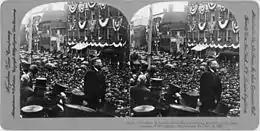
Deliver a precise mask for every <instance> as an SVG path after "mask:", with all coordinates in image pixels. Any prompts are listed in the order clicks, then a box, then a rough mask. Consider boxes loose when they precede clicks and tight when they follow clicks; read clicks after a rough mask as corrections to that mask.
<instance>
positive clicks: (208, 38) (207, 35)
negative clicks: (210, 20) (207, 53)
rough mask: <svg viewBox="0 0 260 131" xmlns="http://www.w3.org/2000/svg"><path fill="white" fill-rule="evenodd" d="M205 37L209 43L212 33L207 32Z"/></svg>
mask: <svg viewBox="0 0 260 131" xmlns="http://www.w3.org/2000/svg"><path fill="white" fill-rule="evenodd" d="M205 37H206V38H207V41H209V40H210V33H209V31H205Z"/></svg>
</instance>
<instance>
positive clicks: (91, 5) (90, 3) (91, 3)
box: [88, 2, 96, 9]
mask: <svg viewBox="0 0 260 131" xmlns="http://www.w3.org/2000/svg"><path fill="white" fill-rule="evenodd" d="M95 5H96V3H95V2H88V7H89V8H90V9H93V8H94V7H95Z"/></svg>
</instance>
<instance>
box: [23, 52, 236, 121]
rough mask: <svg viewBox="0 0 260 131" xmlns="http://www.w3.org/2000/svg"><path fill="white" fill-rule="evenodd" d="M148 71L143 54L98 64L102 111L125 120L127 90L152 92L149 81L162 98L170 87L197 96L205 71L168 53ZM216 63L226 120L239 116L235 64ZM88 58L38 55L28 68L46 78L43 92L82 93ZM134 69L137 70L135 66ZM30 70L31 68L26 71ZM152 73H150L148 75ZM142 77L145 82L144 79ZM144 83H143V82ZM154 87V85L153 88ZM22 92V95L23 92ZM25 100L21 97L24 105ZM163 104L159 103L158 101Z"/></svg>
mask: <svg viewBox="0 0 260 131" xmlns="http://www.w3.org/2000/svg"><path fill="white" fill-rule="evenodd" d="M153 54H154V55H153V56H152V66H151V67H152V68H149V69H148V63H147V54H146V53H145V52H144V51H137V50H135V51H133V52H132V55H131V56H130V61H129V62H128V63H124V64H121V65H120V64H119V63H117V62H114V63H113V62H112V63H111V60H109V59H107V58H100V59H101V60H102V63H103V65H102V68H101V69H100V70H101V72H102V73H103V74H104V76H105V84H106V90H105V93H104V94H105V95H104V97H105V103H106V104H104V108H105V110H106V111H107V112H110V113H112V114H113V115H116V116H120V117H125V116H131V110H130V109H132V108H134V107H133V106H132V104H133V103H132V102H133V101H132V99H130V97H131V95H130V94H131V91H130V89H131V88H132V87H141V88H144V89H145V90H154V89H156V88H154V89H151V88H149V87H151V86H153V85H152V84H151V83H150V82H151V79H152V78H158V79H161V80H162V83H161V85H160V88H161V89H162V92H161V93H162V94H165V93H166V92H167V89H168V87H169V86H170V85H177V86H178V87H180V88H181V92H182V94H185V93H187V94H188V93H192V92H200V87H201V77H202V74H203V73H204V72H205V71H206V66H207V61H206V60H205V59H199V58H193V57H192V56H188V57H185V58H183V57H179V56H177V57H176V56H173V55H171V54H169V53H165V52H159V53H153ZM24 56H26V52H24V51H21V76H22V78H21V80H23V79H24V78H25V79H26V77H24V78H23V76H24V74H26V73H27V72H28V70H27V71H26V70H24V69H25V68H24V67H25V66H24V65H26V61H25V60H24V58H25V57H24ZM216 60H217V62H218V63H219V70H218V74H219V78H220V79H221V86H222V87H221V88H222V89H221V90H222V91H221V92H222V93H221V95H220V103H222V104H225V105H227V106H228V108H229V109H230V110H229V112H228V115H229V116H239V114H240V113H239V108H240V105H239V104H240V97H239V96H240V95H239V92H240V88H239V86H240V85H239V64H238V62H234V61H226V60H221V59H216ZM91 63H92V60H91V58H90V57H80V56H79V55H73V54H67V55H66V56H65V55H64V54H61V53H58V54H51V53H48V52H42V53H40V52H38V53H37V54H35V55H33V56H32V65H35V66H37V73H32V74H33V75H35V78H36V77H38V78H46V80H47V83H46V85H47V88H50V89H51V88H53V87H55V86H56V85H57V83H59V84H61V85H64V86H65V87H66V90H67V91H72V90H75V89H77V90H86V87H84V85H86V82H85V81H86V78H85V77H86V76H85V75H86V73H87V72H89V71H90V70H91V68H92V64H91ZM135 65H138V66H135ZM30 68H31V67H30ZM151 72H152V73H151ZM144 76H146V78H144ZM145 79H146V80H145ZM156 86H158V85H156ZM25 92H26V91H25ZM25 97H26V96H23V98H22V97H21V101H24V100H25V99H26V98H25ZM160 102H161V103H163V101H160Z"/></svg>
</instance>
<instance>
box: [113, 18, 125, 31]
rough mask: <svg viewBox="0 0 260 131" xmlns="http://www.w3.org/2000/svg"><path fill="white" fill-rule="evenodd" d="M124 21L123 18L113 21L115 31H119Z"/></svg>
mask: <svg viewBox="0 0 260 131" xmlns="http://www.w3.org/2000/svg"><path fill="white" fill-rule="evenodd" d="M122 21H123V19H122V18H114V19H113V28H114V31H119V29H120V27H121V24H122Z"/></svg>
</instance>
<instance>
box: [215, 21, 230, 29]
mask: <svg viewBox="0 0 260 131" xmlns="http://www.w3.org/2000/svg"><path fill="white" fill-rule="evenodd" d="M228 22H229V20H220V21H218V25H219V27H220V29H225V28H226V27H227V25H228Z"/></svg>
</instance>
